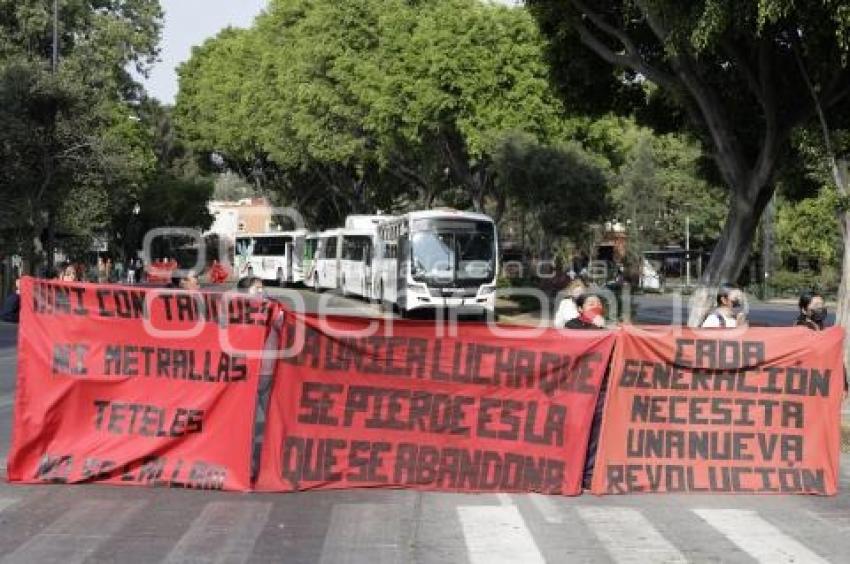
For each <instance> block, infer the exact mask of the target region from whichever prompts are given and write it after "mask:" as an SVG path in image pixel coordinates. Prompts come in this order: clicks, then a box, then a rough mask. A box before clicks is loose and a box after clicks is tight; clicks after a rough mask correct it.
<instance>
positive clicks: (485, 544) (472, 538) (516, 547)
mask: <svg viewBox="0 0 850 564" xmlns="http://www.w3.org/2000/svg"><path fill="white" fill-rule="evenodd" d="M457 513H458V517H459V518H460V524H461V527H462V528H463V536H464V540H465V542H466V549H467V555H468V558H469V562H470V564H501V563H503V562H504V563H506V564H507V563H512V562H523V563H524V564H536V563H538V562H540V563H543V562H545V560H544V559H543V555H542V554H541V553H540V549H538V548H537V543H535V542H534V537H532V536H531V531H529V530H528V527H527V526H526V524H525V520H524V519H523V518H522V515H521V514H520V512H519V509H518V508H517V507H516V506H515V505H495V506H494V505H462V506H459V507H458V508H457Z"/></svg>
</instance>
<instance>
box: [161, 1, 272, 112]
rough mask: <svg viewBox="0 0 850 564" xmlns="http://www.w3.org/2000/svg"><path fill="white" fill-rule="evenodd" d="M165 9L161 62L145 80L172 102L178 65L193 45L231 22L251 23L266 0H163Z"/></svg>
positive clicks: (187, 55)
mask: <svg viewBox="0 0 850 564" xmlns="http://www.w3.org/2000/svg"><path fill="white" fill-rule="evenodd" d="M161 3H162V8H163V9H164V10H165V25H164V27H163V30H162V43H161V44H160V47H161V48H162V53H161V55H160V58H161V59H162V62H160V63H157V64H156V66H155V67H154V68H153V71H152V72H151V75H150V78H149V79H148V80H146V81H145V86H146V87H147V89H148V92H149V93H150V94H151V95H152V96H153V97H154V98H158V99H159V100H160V101H161V102H163V103H166V104H171V103H173V102H174V95H175V94H177V72H176V71H175V67H177V65H178V64H180V63H181V62H183V61H185V60H187V59H188V58H189V56H190V55H191V53H192V46H193V45H199V44H201V43H203V42H204V40H205V39H206V38H208V37H211V36H213V35H215V34H216V33H218V32H219V31H221V30H222V29H223V28H225V27H227V26H228V25H233V26H237V27H248V26H250V25H251V22H252V21H253V20H254V18H255V17H256V16H257V14H259V13H260V11H262V9H263V8H264V7H265V6H266V3H267V0H161Z"/></svg>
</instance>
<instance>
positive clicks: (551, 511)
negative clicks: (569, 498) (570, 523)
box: [528, 493, 564, 525]
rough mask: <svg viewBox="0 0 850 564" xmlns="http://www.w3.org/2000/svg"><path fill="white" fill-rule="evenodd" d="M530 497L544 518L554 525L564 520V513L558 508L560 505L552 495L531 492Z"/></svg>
mask: <svg viewBox="0 0 850 564" xmlns="http://www.w3.org/2000/svg"><path fill="white" fill-rule="evenodd" d="M528 499H530V500H531V503H532V505H534V508H535V509H537V511H539V512H540V515H542V516H543V519H544V520H545V521H546V522H547V523H549V524H553V525H560V524H562V523H563V522H564V514H563V513H562V512H561V510H560V509H558V505H557V504H556V503H555V501H554V500H552V496H548V495H542V494H536V493H533V494H529V496H528Z"/></svg>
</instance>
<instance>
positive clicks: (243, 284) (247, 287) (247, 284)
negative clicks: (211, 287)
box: [236, 276, 263, 295]
mask: <svg viewBox="0 0 850 564" xmlns="http://www.w3.org/2000/svg"><path fill="white" fill-rule="evenodd" d="M236 289H237V290H239V291H240V292H243V293H246V294H252V295H260V294H262V293H263V280H262V279H261V278H257V277H256V276H245V277H243V278H240V279H239V282H237V283H236Z"/></svg>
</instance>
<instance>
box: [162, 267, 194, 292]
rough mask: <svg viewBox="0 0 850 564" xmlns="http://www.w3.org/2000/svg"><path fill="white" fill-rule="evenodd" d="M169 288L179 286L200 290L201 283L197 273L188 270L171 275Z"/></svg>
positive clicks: (183, 288)
mask: <svg viewBox="0 0 850 564" xmlns="http://www.w3.org/2000/svg"><path fill="white" fill-rule="evenodd" d="M168 286H169V287H170V288H180V289H181V290H200V289H201V283H200V282H199V281H198V273H197V272H195V271H194V270H190V271H188V272H186V273H185V274H182V275H181V274H174V275H173V276H172V277H171V283H170V284H169V285H168Z"/></svg>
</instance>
